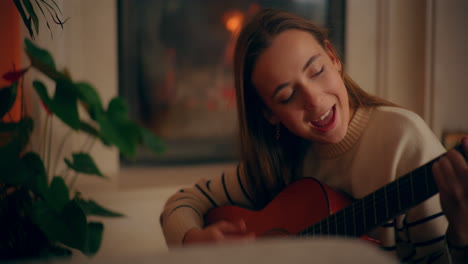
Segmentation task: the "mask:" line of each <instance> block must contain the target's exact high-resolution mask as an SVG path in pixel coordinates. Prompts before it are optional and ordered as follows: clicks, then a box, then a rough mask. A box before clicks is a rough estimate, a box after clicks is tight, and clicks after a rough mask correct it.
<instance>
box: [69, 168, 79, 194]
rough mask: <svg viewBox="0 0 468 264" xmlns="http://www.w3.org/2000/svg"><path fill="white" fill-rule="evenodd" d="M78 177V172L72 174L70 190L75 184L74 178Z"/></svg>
mask: <svg viewBox="0 0 468 264" xmlns="http://www.w3.org/2000/svg"><path fill="white" fill-rule="evenodd" d="M77 179H78V172H75V175H73V179H72V180H71V182H70V187H69V189H70V190H73V185H75V182H76V180H77Z"/></svg>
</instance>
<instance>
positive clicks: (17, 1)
mask: <svg viewBox="0 0 468 264" xmlns="http://www.w3.org/2000/svg"><path fill="white" fill-rule="evenodd" d="M13 2H14V3H15V6H16V9H17V10H18V12H19V13H20V15H21V19H22V20H23V23H24V25H25V26H26V28H27V29H28V32H29V36H31V38H34V32H33V30H32V28H31V19H28V18H27V16H26V12H24V9H23V6H22V5H21V2H20V0H13Z"/></svg>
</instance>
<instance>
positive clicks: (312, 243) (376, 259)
mask: <svg viewBox="0 0 468 264" xmlns="http://www.w3.org/2000/svg"><path fill="white" fill-rule="evenodd" d="M36 263H57V264H59V263H191V264H198V263H200V264H201V263H203V264H205V263H206V264H210V263H216V264H217V263H226V264H231V263H232V264H239V263H242V264H249V263H252V264H260V263H268V264H276V263H278V264H291V263H381V264H387V263H398V262H397V260H396V259H393V258H391V257H389V256H387V255H385V253H384V252H383V251H380V250H378V249H377V248H375V247H374V246H371V245H370V244H369V243H368V242H364V241H359V240H344V239H309V240H293V239H289V238H288V239H276V240H272V239H270V240H264V241H256V242H251V243H245V244H240V243H237V244H235V243H233V244H224V245H216V246H214V245H211V246H199V247H192V248H181V249H178V250H173V251H170V252H166V253H159V254H150V255H138V256H133V257H132V256H126V257H117V256H114V257H98V256H97V257H95V258H91V259H89V258H86V257H83V256H77V257H75V258H73V259H69V260H49V261H47V262H45V261H44V262H36Z"/></svg>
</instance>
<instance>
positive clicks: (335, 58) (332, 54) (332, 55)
mask: <svg viewBox="0 0 468 264" xmlns="http://www.w3.org/2000/svg"><path fill="white" fill-rule="evenodd" d="M325 49H326V52H327V54H328V57H330V60H331V61H332V62H333V65H334V66H335V67H336V69H337V70H338V71H339V72H341V70H342V69H341V67H342V65H341V61H340V59H339V58H338V55H336V51H335V49H334V48H333V45H332V44H331V43H330V41H328V40H325Z"/></svg>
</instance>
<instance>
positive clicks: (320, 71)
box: [310, 65, 325, 78]
mask: <svg viewBox="0 0 468 264" xmlns="http://www.w3.org/2000/svg"><path fill="white" fill-rule="evenodd" d="M324 71H325V65H324V66H322V68H321V69H320V70H319V71H318V72H317V71H314V72H313V73H312V75H311V76H310V77H311V78H313V77H317V76H319V75H320V74H322V72H324Z"/></svg>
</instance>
